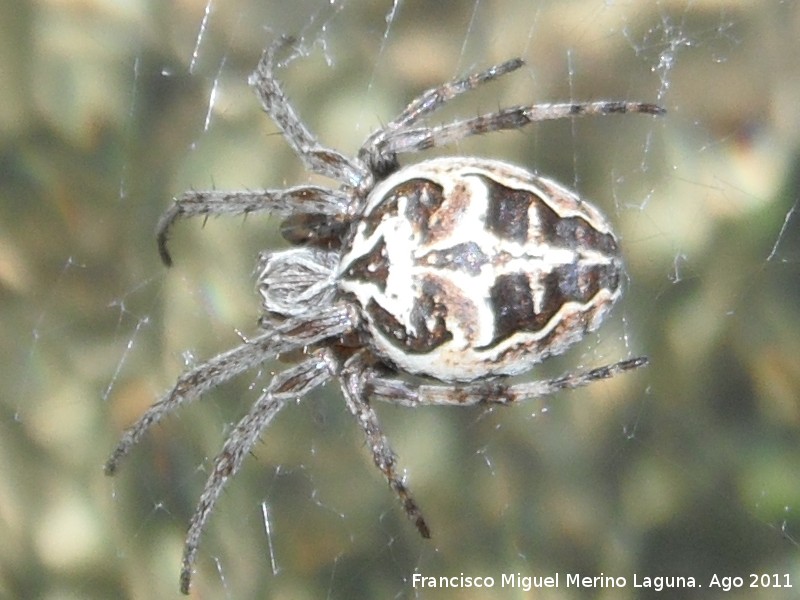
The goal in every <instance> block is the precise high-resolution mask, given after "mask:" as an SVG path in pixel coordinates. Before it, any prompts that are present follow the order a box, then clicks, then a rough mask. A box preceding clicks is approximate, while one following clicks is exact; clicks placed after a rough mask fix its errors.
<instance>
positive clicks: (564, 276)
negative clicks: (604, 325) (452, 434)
mask: <svg viewBox="0 0 800 600" xmlns="http://www.w3.org/2000/svg"><path fill="white" fill-rule="evenodd" d="M622 275H623V267H622V262H621V259H620V256H619V250H618V246H617V241H616V238H615V237H614V234H613V233H612V231H611V228H610V226H609V225H608V222H607V221H606V219H605V218H604V217H603V216H602V215H601V214H600V212H599V211H598V210H597V209H596V208H594V207H593V206H592V205H590V204H589V203H587V202H585V201H582V200H581V199H580V198H579V197H578V196H576V195H575V194H574V193H573V192H571V191H569V190H567V189H565V188H564V187H562V186H560V185H559V184H556V183H554V182H552V181H550V180H547V179H544V178H542V177H538V176H536V175H533V174H531V173H530V172H528V171H526V170H524V169H521V168H519V167H515V166H513V165H509V164H506V163H503V162H499V161H495V160H487V159H477V158H464V157H456V158H436V159H431V160H427V161H423V162H420V163H417V164H415V165H412V166H409V167H406V168H403V169H401V170H399V171H397V172H396V173H394V174H393V175H391V176H390V177H388V178H387V179H385V180H383V181H382V182H380V183H379V184H378V185H376V186H375V188H374V189H373V190H372V192H371V193H370V195H369V198H368V199H367V204H366V208H365V212H364V214H363V216H362V219H361V221H360V222H359V224H358V227H357V229H356V232H355V235H354V238H353V240H352V243H351V245H350V248H349V249H348V250H347V251H346V252H345V254H344V256H343V258H342V261H341V264H340V267H339V275H338V279H339V287H340V289H341V290H342V291H343V292H345V293H347V294H352V295H353V296H354V297H355V298H356V300H357V302H358V304H359V305H360V307H361V309H362V311H363V315H364V318H365V322H366V326H367V328H368V330H369V334H370V337H371V339H372V345H373V347H374V350H375V351H376V353H377V354H378V356H380V357H381V358H382V359H384V360H386V361H387V362H389V363H390V364H393V365H394V366H396V367H398V368H400V369H402V370H404V371H407V372H410V373H415V374H421V375H428V376H431V377H435V378H437V379H440V380H443V381H470V380H474V379H478V378H481V377H486V376H490V375H500V374H504V375H511V374H516V373H521V372H523V371H525V370H527V369H529V368H530V367H531V366H532V365H533V364H535V363H537V362H540V361H541V360H543V359H544V358H546V357H547V356H549V355H552V354H558V353H560V352H563V351H564V350H565V349H566V348H567V347H569V346H570V345H572V344H573V343H575V342H577V341H578V340H579V339H581V338H582V337H583V336H584V335H585V334H586V333H587V332H588V331H592V330H594V329H596V328H597V327H598V326H599V325H600V323H601V322H602V320H603V318H604V317H605V315H606V314H607V313H608V311H609V309H610V308H611V306H612V304H613V303H614V301H615V300H616V299H617V298H618V297H619V295H620V293H621V288H620V284H621V280H622Z"/></svg>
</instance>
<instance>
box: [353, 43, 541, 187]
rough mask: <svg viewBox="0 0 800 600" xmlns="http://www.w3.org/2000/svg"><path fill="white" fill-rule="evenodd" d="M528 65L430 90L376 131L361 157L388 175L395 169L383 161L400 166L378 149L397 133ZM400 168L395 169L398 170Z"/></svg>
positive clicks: (516, 61)
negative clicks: (454, 100)
mask: <svg viewBox="0 0 800 600" xmlns="http://www.w3.org/2000/svg"><path fill="white" fill-rule="evenodd" d="M524 64H525V62H524V61H523V60H522V59H521V58H512V59H511V60H507V61H505V62H502V63H500V64H497V65H493V66H491V67H489V68H488V69H485V70H484V71H479V72H477V73H471V74H470V75H467V76H466V77H463V78H461V79H454V80H453V81H448V82H447V83H444V84H442V85H440V86H438V87H434V88H430V89H429V90H426V91H425V92H423V93H422V94H420V95H419V96H417V97H416V98H414V100H412V101H411V102H410V103H409V104H408V106H406V107H405V108H404V109H403V112H401V113H400V114H399V115H397V117H395V118H394V119H392V120H391V121H390V122H389V123H387V124H386V125H385V126H383V127H381V128H380V129H379V130H377V131H375V132H373V133H372V134H371V135H370V136H369V137H368V138H367V139H366V140H365V141H364V143H363V144H362V146H361V150H360V152H359V158H361V159H362V160H364V161H365V162H367V163H368V164H370V165H371V166H372V170H373V171H374V172H379V173H385V174H388V172H389V171H390V170H391V169H390V168H389V167H387V165H385V164H381V161H383V160H385V157H386V156H387V155H388V157H389V162H390V163H391V162H392V161H393V162H395V163H396V162H397V159H396V157H393V156H392V153H391V152H389V153H383V152H380V151H378V150H379V149H380V148H381V147H382V146H383V145H384V144H385V142H386V141H387V140H388V139H391V138H392V137H393V133H394V132H395V131H398V130H402V129H406V128H408V127H410V126H411V125H413V124H414V123H416V122H417V121H419V120H420V119H422V118H423V117H425V116H427V115H429V114H431V113H432V112H434V111H436V110H438V109H439V108H441V107H442V106H444V105H445V104H446V103H447V102H449V101H450V100H452V99H454V98H455V97H457V96H460V95H461V94H464V93H466V92H468V91H470V90H473V89H475V88H476V87H478V86H479V85H481V84H484V83H487V82H489V81H492V80H493V79H497V78H498V77H502V76H503V75H505V74H506V73H511V72H512V71H516V70H517V69H519V68H520V67H521V66H522V65H524ZM396 168H397V167H396V166H395V169H396Z"/></svg>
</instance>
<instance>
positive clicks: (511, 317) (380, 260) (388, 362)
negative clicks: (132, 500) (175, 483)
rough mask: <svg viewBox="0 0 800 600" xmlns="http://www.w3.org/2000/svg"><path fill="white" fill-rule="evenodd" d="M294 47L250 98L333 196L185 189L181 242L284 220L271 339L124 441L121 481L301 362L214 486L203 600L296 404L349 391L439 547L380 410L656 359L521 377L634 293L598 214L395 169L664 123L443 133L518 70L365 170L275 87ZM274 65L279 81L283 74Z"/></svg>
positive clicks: (445, 91) (186, 581)
mask: <svg viewBox="0 0 800 600" xmlns="http://www.w3.org/2000/svg"><path fill="white" fill-rule="evenodd" d="M286 48H293V52H294V54H292V58H294V57H295V56H297V55H299V53H300V51H299V50H298V49H297V47H296V46H295V45H294V43H293V40H291V39H289V38H283V39H281V40H278V41H276V42H274V43H273V44H272V45H271V46H269V47H268V48H267V49H266V50H265V51H264V53H263V54H262V56H261V59H260V61H259V63H258V66H257V68H256V70H255V72H254V73H253V74H252V75H251V76H250V79H249V84H250V85H251V86H252V88H253V89H254V91H255V93H256V95H257V96H258V99H259V101H260V103H261V105H262V107H263V109H264V111H265V112H266V113H267V115H269V116H270V118H271V119H272V120H273V121H274V122H275V124H276V125H277V127H278V128H279V129H280V131H281V132H282V134H283V137H284V138H285V139H286V141H287V143H288V144H289V145H290V146H291V147H292V149H293V150H294V152H295V153H296V154H297V155H298V156H299V157H300V159H301V160H302V162H303V164H304V165H305V167H306V168H307V169H309V170H310V171H313V172H315V173H317V174H319V175H323V176H325V177H327V178H330V179H332V180H335V181H336V182H338V187H331V188H326V187H318V186H312V185H303V186H298V187H291V188H287V189H272V190H248V191H218V190H210V191H188V192H185V193H183V194H181V195H179V196H177V197H176V198H175V199H174V203H173V204H172V206H171V207H170V208H169V209H168V210H167V211H166V213H165V214H164V215H163V216H162V218H161V220H160V222H159V224H158V227H157V243H158V250H159V254H160V256H161V258H162V260H163V262H164V263H165V264H166V265H167V266H169V265H170V264H171V263H172V259H171V256H170V254H169V251H168V249H167V238H168V234H169V231H170V229H171V228H172V226H173V224H174V223H175V222H176V221H177V220H179V219H183V218H186V217H193V216H201V215H202V216H206V217H207V216H208V215H221V214H234V215H235V214H247V213H251V212H256V211H266V212H269V213H274V214H277V215H279V216H281V217H283V219H284V220H283V221H282V232H283V235H284V237H285V238H286V239H287V240H288V241H289V242H291V244H292V247H290V248H289V249H286V250H280V251H266V252H262V253H261V254H260V256H259V261H258V267H257V275H256V284H257V289H258V291H259V293H260V295H261V298H262V304H263V306H262V308H263V314H262V316H261V318H260V321H259V326H260V332H259V333H258V334H257V335H255V336H254V337H252V338H251V339H248V340H246V341H244V342H243V343H242V344H241V345H239V346H238V347H235V348H233V349H230V350H227V351H225V352H223V353H221V354H219V355H217V356H215V357H214V358H212V359H210V360H208V361H207V362H205V363H203V364H201V365H199V366H196V367H194V368H192V369H190V370H188V371H186V372H185V373H183V374H182V375H181V376H180V377H179V379H178V380H177V382H176V384H175V386H174V387H173V388H172V389H171V390H170V391H169V392H168V393H166V394H165V395H164V396H163V397H162V398H161V399H160V400H158V401H157V402H156V403H155V404H153V405H152V406H151V407H150V408H149V409H148V410H147V411H146V412H145V413H144V414H143V415H142V416H141V417H140V418H139V420H138V421H137V422H136V423H135V424H134V425H133V426H131V427H130V428H129V429H127V430H126V431H125V432H124V434H123V435H122V437H121V439H120V441H119V443H118V445H117V447H116V448H115V449H114V451H113V452H112V454H111V456H110V458H109V459H108V462H107V463H106V465H105V472H106V474H108V475H113V474H114V473H115V472H116V471H117V469H118V467H119V464H120V462H121V461H122V460H123V458H124V457H125V456H126V455H127V454H128V453H129V452H130V451H131V449H132V448H133V447H134V445H136V444H137V443H138V442H139V440H140V439H141V437H142V436H143V435H144V434H145V432H146V431H147V430H148V429H150V427H152V426H153V425H154V424H156V423H158V422H159V421H160V420H161V419H162V418H164V417H165V416H166V415H168V414H169V413H171V412H173V411H175V410H177V409H178V408H180V407H181V406H183V405H184V404H187V403H189V402H191V401H192V400H195V399H196V398H198V397H200V396H202V395H203V394H204V393H205V392H207V391H209V390H210V389H212V388H214V387H216V386H218V385H220V384H221V383H223V382H225V381H228V380H229V379H231V378H233V377H235V376H237V375H239V374H241V373H243V372H244V371H247V370H249V369H253V368H256V367H258V366H259V365H261V364H262V363H263V362H265V361H267V360H269V359H273V358H275V357H277V356H278V355H282V354H287V353H290V352H292V351H297V350H301V351H302V353H301V356H302V359H299V362H297V363H296V364H294V365H293V366H290V367H288V368H286V369H285V370H284V371H282V372H278V373H277V374H275V376H274V377H273V378H272V380H271V381H270V383H269V384H268V385H267V386H266V388H265V389H263V390H262V391H261V394H260V396H259V397H258V399H257V400H256V401H255V403H254V404H253V405H252V407H251V409H250V411H249V412H248V414H247V415H246V416H245V417H243V418H242V419H241V420H240V421H239V422H238V424H237V425H236V426H235V427H234V428H233V430H232V431H231V432H230V435H229V436H228V438H227V440H226V441H225V443H224V445H223V448H222V450H221V451H220V453H219V454H218V455H217V457H216V458H215V460H214V466H213V469H212V470H211V473H210V475H209V477H208V480H207V482H206V485H205V488H204V490H203V493H202V495H201V497H200V500H199V503H198V505H197V508H196V510H195V512H194V515H193V516H192V518H191V522H190V526H189V530H188V533H187V536H186V541H185V545H184V552H183V560H182V567H181V572H180V589H181V591H182V592H183V593H188V591H189V586H190V583H191V577H192V572H193V569H194V563H195V559H196V557H197V551H198V545H199V542H200V538H201V535H202V532H203V529H204V527H205V526H206V523H207V521H208V519H209V517H210V515H211V513H212V511H213V509H214V507H215V505H216V503H217V500H218V499H219V496H220V494H221V492H222V490H223V488H224V487H225V485H226V484H227V482H228V480H229V479H230V478H231V477H233V476H234V475H235V474H236V473H237V471H238V470H239V468H240V466H241V464H242V461H243V459H244V457H245V456H246V455H247V454H248V453H249V452H250V451H251V449H252V448H253V445H254V444H255V443H256V441H257V440H258V439H259V436H260V435H261V433H262V432H263V431H264V428H265V427H266V426H267V425H269V423H270V422H271V421H272V419H273V418H274V417H275V415H276V414H277V413H278V411H279V410H280V409H281V408H283V406H284V405H285V404H286V403H287V402H288V401H290V400H293V399H297V398H300V397H302V396H304V395H305V394H307V393H308V392H310V391H311V390H313V389H314V388H317V387H319V386H321V385H323V384H325V383H326V382H329V381H331V380H337V381H338V384H339V387H340V388H341V393H342V395H343V396H344V400H345V403H346V404H347V408H348V409H349V410H350V412H351V413H352V414H353V416H354V417H355V419H356V421H357V422H358V424H359V425H360V427H361V428H362V429H363V432H364V435H365V436H366V443H367V447H368V448H369V451H370V452H371V453H372V458H373V460H374V462H375V465H376V466H377V467H378V469H380V471H381V472H382V473H383V475H384V476H385V478H386V480H387V481H388V483H389V486H390V488H391V489H392V490H393V491H394V493H395V495H396V496H397V498H398V499H399V501H400V503H401V504H402V506H403V508H404V510H405V512H406V514H407V515H408V517H409V518H410V519H411V520H412V521H413V522H414V524H415V525H416V528H417V529H418V531H419V533H420V534H421V535H422V537H423V538H429V537H430V530H429V528H428V525H427V523H426V521H425V519H424V517H423V515H422V512H421V511H420V509H419V507H418V505H417V502H416V501H415V500H414V497H413V496H412V494H411V491H410V489H409V488H408V486H407V485H406V481H405V478H404V476H403V475H402V473H401V471H400V470H399V469H398V465H397V460H396V456H395V454H394V452H393V451H392V449H391V447H390V445H389V442H388V440H387V439H386V437H385V436H384V434H383V431H382V429H381V425H380V422H379V421H378V416H377V414H376V412H375V409H374V407H373V401H385V402H391V403H395V404H399V405H403V406H408V407H417V406H423V405H455V406H468V405H476V404H487V405H489V404H500V405H508V404H513V403H516V402H519V401H521V400H524V399H527V398H534V397H539V396H544V395H547V394H552V393H554V392H556V391H558V390H562V389H565V388H576V387H579V386H585V385H587V384H589V383H592V382H594V381H597V380H600V379H606V378H609V377H613V376H615V375H617V374H620V373H622V372H624V371H629V370H632V369H636V368H638V367H641V366H644V365H646V364H647V358H646V357H638V358H632V359H626V360H622V361H620V362H617V363H615V364H611V365H607V366H603V367H599V368H595V369H592V370H588V371H583V372H578V373H568V374H565V375H563V376H561V377H557V378H554V379H549V380H544V381H533V382H522V383H512V382H510V381H509V377H510V376H512V375H516V374H519V373H521V372H524V371H527V370H529V369H530V368H531V367H532V366H533V365H534V364H536V363H538V362H540V361H542V360H544V359H545V358H547V357H548V356H551V355H554V354H559V353H561V352H563V351H564V350H566V349H567V347H569V346H571V345H572V344H574V343H575V342H577V341H579V340H580V339H581V338H582V337H583V336H584V335H585V334H586V333H587V332H589V331H593V330H594V329H596V328H597V327H598V326H599V325H600V323H601V322H602V321H603V319H604V318H605V316H606V314H607V313H608V311H609V310H610V308H611V306H612V304H613V303H614V302H615V300H616V299H617V298H618V297H619V296H620V294H621V293H622V290H621V281H622V279H623V277H624V270H623V266H622V261H621V258H620V252H619V248H618V244H617V240H616V238H615V236H614V234H613V232H612V231H611V227H610V225H609V224H608V222H607V221H606V219H605V218H604V217H603V216H602V214H601V213H600V212H599V211H598V210H597V209H596V208H594V207H593V206H592V205H591V204H589V203H588V202H586V201H584V200H582V199H581V198H579V197H578V196H577V195H576V194H575V193H574V192H572V191H570V190H568V189H566V188H564V187H563V186H561V185H559V184H557V183H555V182H553V181H551V180H549V179H546V178H544V177H540V176H538V175H535V174H533V173H531V172H529V171H527V170H525V169H522V168H520V167H516V166H513V165H509V164H506V163H503V162H500V161H497V160H491V159H482V158H471V157H460V156H458V157H441V158H432V159H428V160H423V161H421V162H418V163H416V164H412V165H409V166H405V167H401V166H400V163H399V161H398V155H401V154H410V153H414V152H419V151H422V150H426V149H429V148H434V147H441V146H447V145H449V144H452V143H455V142H458V141H459V140H461V139H464V138H466V137H468V136H472V135H477V134H483V133H488V132H493V131H500V130H506V129H519V128H521V127H524V126H526V125H528V124H530V123H535V122H537V121H543V120H549V119H561V118H568V117H574V116H578V115H609V114H625V113H645V114H650V115H660V114H662V113H664V112H665V111H664V109H663V108H661V107H659V106H656V105H654V104H646V103H638V102H585V103H566V104H537V105H533V106H515V107H511V108H504V109H501V110H498V111H497V112H492V113H487V114H483V115H480V116H476V117H473V118H469V119H463V120H458V121H455V122H451V123H447V124H442V125H435V126H428V125H424V124H422V123H423V122H424V119H425V118H426V117H428V116H429V115H431V114H432V113H433V112H434V111H435V110H437V109H438V108H440V107H441V106H442V105H444V104H445V103H447V102H449V101H450V100H452V99H453V98H455V97H457V96H459V95H461V94H463V93H465V92H468V91H470V90H472V89H474V88H476V87H478V86H480V85H483V84H484V83H487V82H490V81H492V80H494V79H497V78H498V77H501V76H502V75H505V74H507V73H510V72H512V71H515V70H517V69H519V68H520V67H521V66H522V65H523V61H522V60H521V59H518V58H515V59H512V60H508V61H506V62H503V63H500V64H497V65H495V66H492V67H490V68H488V69H486V70H484V71H480V72H476V73H473V74H471V75H468V76H467V77H464V78H462V79H455V80H453V81H451V82H449V83H445V84H443V85H441V86H439V87H435V88H432V89H430V90H428V91H426V92H424V93H422V94H421V95H420V96H418V97H417V98H415V99H414V100H413V101H412V102H411V103H410V104H409V105H408V106H406V108H405V109H404V110H403V111H402V112H401V113H400V114H399V115H398V116H397V117H396V118H395V119H393V120H392V121H390V122H389V123H388V124H387V125H385V126H384V127H382V128H380V129H378V130H377V131H375V132H374V133H372V134H371V135H370V136H369V137H367V139H366V141H365V142H364V144H363V145H362V146H361V149H360V150H359V152H358V155H357V157H355V158H348V157H346V156H344V155H343V154H341V153H339V152H337V151H336V150H334V149H332V148H328V147H325V146H323V145H321V144H320V143H319V142H318V141H317V140H316V138H315V137H314V136H313V135H312V134H311V132H310V131H309V130H308V129H307V127H306V126H305V125H304V124H303V122H302V121H301V120H300V118H299V117H298V116H297V114H296V113H295V111H294V109H293V108H292V105H291V104H290V103H289V101H288V100H287V98H286V95H285V94H284V91H283V88H282V86H281V84H280V82H279V81H278V80H277V79H276V77H275V70H276V65H278V63H277V62H276V55H277V54H278V52H280V51H283V50H284V49H286ZM278 66H279V65H278Z"/></svg>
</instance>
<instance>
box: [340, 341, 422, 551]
mask: <svg viewBox="0 0 800 600" xmlns="http://www.w3.org/2000/svg"><path fill="white" fill-rule="evenodd" d="M372 374H373V371H372V369H371V368H370V367H368V366H367V365H365V364H364V357H363V354H362V353H359V354H356V355H354V356H353V357H352V358H351V359H350V360H348V362H347V364H346V365H345V367H344V369H343V370H342V373H341V375H340V377H341V384H342V393H343V394H344V398H345V402H346V403H347V408H349V409H350V412H351V413H352V414H353V416H354V417H355V418H356V420H357V421H358V424H359V425H360V426H361V429H363V430H364V434H365V435H366V437H367V446H368V447H369V449H370V451H371V452H372V459H373V461H374V462H375V466H377V467H378V469H380V471H381V473H383V474H384V476H385V477H386V480H387V481H388V482H389V487H391V488H392V490H393V491H394V493H395V494H396V495H397V497H398V499H399V500H400V503H401V504H402V505H403V508H404V509H405V511H406V514H407V515H408V518H409V519H411V520H412V521H413V522H414V524H415V525H416V527H417V530H418V531H419V533H420V535H421V536H422V537H424V538H426V539H428V538H430V537H431V532H430V529H428V524H427V523H426V522H425V518H424V517H423V516H422V511H421V510H420V509H419V507H418V506H417V503H416V501H415V500H414V498H413V496H412V494H411V490H409V489H408V487H407V486H406V484H405V481H404V478H403V477H402V476H401V475H399V474H398V473H397V457H396V456H395V454H394V451H393V450H392V448H391V446H389V441H388V440H387V439H386V436H384V435H383V429H382V428H381V424H380V421H379V420H378V415H377V413H376V412H375V409H374V408H372V406H371V405H370V403H369V400H368V399H367V394H366V382H367V381H368V380H369V379H370V378H371V376H372Z"/></svg>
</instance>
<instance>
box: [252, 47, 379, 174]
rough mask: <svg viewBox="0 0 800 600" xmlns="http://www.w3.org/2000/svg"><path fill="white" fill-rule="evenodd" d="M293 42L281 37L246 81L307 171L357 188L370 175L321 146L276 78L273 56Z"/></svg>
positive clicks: (355, 163)
mask: <svg viewBox="0 0 800 600" xmlns="http://www.w3.org/2000/svg"><path fill="white" fill-rule="evenodd" d="M293 42H294V40H293V39H292V38H289V37H283V38H281V39H279V40H277V41H276V42H275V43H273V44H272V45H271V46H270V47H269V48H268V49H267V50H266V51H265V52H264V53H263V54H262V55H261V60H260V61H259V63H258V66H257V67H256V70H255V72H253V74H252V75H251V76H250V79H249V80H248V81H249V83H250V86H251V87H252V88H253V89H254V90H255V92H256V95H257V96H258V99H259V100H260V101H261V106H262V107H263V109H264V111H265V112H266V113H267V114H268V115H269V116H270V118H271V119H272V120H273V121H274V122H275V124H276V125H277V126H278V128H279V129H280V130H281V132H282V133H283V137H284V138H285V139H286V141H287V142H288V143H289V145H290V146H291V147H292V149H293V150H294V151H295V153H297V155H298V156H299V157H300V159H301V160H302V161H303V164H304V165H305V166H306V168H308V169H310V170H312V171H314V172H315V173H318V174H320V175H323V176H325V177H330V178H331V179H335V180H337V181H339V182H341V183H344V184H346V185H349V186H352V187H356V186H358V185H359V184H360V183H361V182H362V181H363V180H364V179H366V178H369V177H370V172H369V171H368V170H367V169H366V167H365V166H364V165H362V164H361V163H359V162H357V161H354V160H350V159H349V158H347V157H346V156H345V155H344V154H341V153H340V152H338V151H336V150H334V149H332V148H328V147H325V146H322V145H321V144H320V143H319V142H318V141H317V140H316V138H315V137H314V136H313V135H312V134H311V132H310V131H309V130H308V128H307V127H306V126H305V124H304V123H303V122H302V121H301V120H300V117H299V116H298V115H297V113H296V112H295V111H294V108H292V105H291V104H290V103H289V100H288V99H287V97H286V94H284V92H283V88H282V87H281V84H280V83H279V82H278V80H277V79H276V78H275V54H276V52H278V51H280V50H282V49H283V48H284V47H286V46H289V45H291V44H292V43H293ZM296 52H297V51H296Z"/></svg>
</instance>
